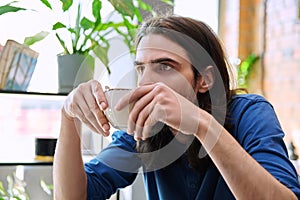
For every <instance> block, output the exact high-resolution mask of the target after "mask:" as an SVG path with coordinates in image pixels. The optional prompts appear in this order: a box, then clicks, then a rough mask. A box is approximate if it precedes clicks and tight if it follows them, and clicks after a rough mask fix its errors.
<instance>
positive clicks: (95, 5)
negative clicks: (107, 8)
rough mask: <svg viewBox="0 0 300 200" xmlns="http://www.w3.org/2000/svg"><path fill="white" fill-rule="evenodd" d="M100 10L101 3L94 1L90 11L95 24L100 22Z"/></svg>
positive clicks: (98, 0)
mask: <svg viewBox="0 0 300 200" xmlns="http://www.w3.org/2000/svg"><path fill="white" fill-rule="evenodd" d="M101 8H102V1H100V0H94V1H93V6H92V9H93V16H94V17H95V20H96V24H98V23H100V22H101V13H100V11H101Z"/></svg>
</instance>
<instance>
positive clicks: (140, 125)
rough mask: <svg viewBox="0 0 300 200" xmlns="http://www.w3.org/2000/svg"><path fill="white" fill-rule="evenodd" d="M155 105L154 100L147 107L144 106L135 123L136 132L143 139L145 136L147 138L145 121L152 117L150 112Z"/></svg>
mask: <svg viewBox="0 0 300 200" xmlns="http://www.w3.org/2000/svg"><path fill="white" fill-rule="evenodd" d="M154 105H155V103H154V102H153V101H152V102H151V103H150V104H148V105H147V106H146V107H144V108H143V110H141V111H140V113H139V115H138V118H137V121H136V124H135V129H134V130H135V131H134V133H135V134H137V135H139V136H140V137H141V138H142V139H143V138H144V139H145V137H144V135H143V129H144V128H145V126H146V124H145V121H146V120H147V119H149V118H150V113H151V112H152V110H153V107H154ZM148 122H149V120H148Z"/></svg>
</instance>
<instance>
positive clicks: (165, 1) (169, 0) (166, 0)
mask: <svg viewBox="0 0 300 200" xmlns="http://www.w3.org/2000/svg"><path fill="white" fill-rule="evenodd" d="M161 2H163V3H165V4H168V5H170V6H174V2H173V1H172V0H161Z"/></svg>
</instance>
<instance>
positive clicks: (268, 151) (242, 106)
mask: <svg viewBox="0 0 300 200" xmlns="http://www.w3.org/2000/svg"><path fill="white" fill-rule="evenodd" d="M229 113H230V116H229V119H230V120H231V123H232V124H233V127H232V131H231V134H232V135H233V137H234V138H235V139H236V140H237V141H238V142H239V143H240V145H241V146H242V147H243V148H244V149H245V150H246V151H247V152H248V153H249V154H250V155H251V156H252V157H253V158H254V159H255V160H256V161H257V162H258V163H260V164H261V165H262V166H263V167H264V168H265V169H266V170H267V171H269V172H270V173H271V174H272V175H273V176H274V177H275V178H276V179H277V180H279V181H280V182H281V183H283V184H284V185H286V186H287V187H288V188H290V189H291V190H292V191H293V192H294V193H295V194H296V195H297V197H298V198H299V199H300V186H299V182H298V175H297V172H296V170H295V168H294V166H293V164H292V163H291V162H290V160H289V158H288V153H287V149H286V146H285V143H284V141H283V137H284V132H283V130H282V128H281V126H280V123H279V121H278V119H277V117H276V114H275V112H274V109H273V107H272V105H271V104H270V103H269V102H268V101H266V99H264V98H263V97H262V96H259V95H254V94H245V95H236V96H235V97H233V100H232V101H231V103H230V106H229ZM112 139H113V140H112V142H111V144H109V146H108V147H107V148H105V149H104V150H102V151H101V152H100V153H99V154H98V155H97V157H96V158H94V159H92V160H91V161H89V162H88V163H85V170H86V173H87V178H88V187H87V191H88V199H107V198H109V197H110V196H111V195H112V194H114V193H115V192H116V190H117V189H118V188H123V187H126V186H128V185H130V184H132V183H133V181H134V180H135V178H136V175H137V173H138V170H139V169H140V167H141V166H142V162H141V159H140V157H139V156H138V155H137V153H136V150H135V147H136V142H135V140H134V139H133V137H132V136H130V135H128V134H126V133H125V132H123V131H116V132H115V133H113V134H112ZM178 144H179V143H178ZM178 144H176V145H177V146H178ZM176 145H175V146H176ZM179 147H180V146H179ZM179 152H180V151H179ZM175 153H176V152H175ZM241 164H242V163H241ZM245 173H247V172H245ZM144 182H145V188H146V192H147V198H148V199H151V200H156V199H163V200H168V199H170V200H176V199H180V200H182V199H201V200H205V199H209V200H211V199H222V200H223V199H235V198H234V196H233V194H232V193H231V191H230V190H229V188H228V186H227V184H226V182H225V181H224V179H223V177H222V176H221V175H220V173H219V171H218V169H217V168H216V167H215V166H214V165H212V166H210V167H209V168H208V169H207V170H206V171H204V172H198V171H195V170H193V169H192V168H191V166H190V165H189V163H188V161H187V159H186V156H185V154H183V155H181V156H180V158H179V159H177V160H176V161H175V162H172V163H171V164H167V165H166V166H164V167H160V168H157V170H154V171H153V170H152V171H151V170H150V171H146V172H144Z"/></svg>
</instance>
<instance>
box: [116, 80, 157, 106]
mask: <svg viewBox="0 0 300 200" xmlns="http://www.w3.org/2000/svg"><path fill="white" fill-rule="evenodd" d="M154 87H155V85H154V84H150V85H144V86H140V87H137V88H136V89H134V90H133V91H131V92H129V93H128V94H126V95H125V96H124V97H122V98H121V99H120V100H119V102H118V103H117V105H116V106H115V109H116V110H117V111H120V110H122V109H123V108H125V107H126V106H127V105H128V104H131V103H133V102H136V101H137V100H139V99H140V98H142V97H143V96H145V95H146V94H147V93H148V92H150V91H151V90H152V89H153V88H154Z"/></svg>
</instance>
